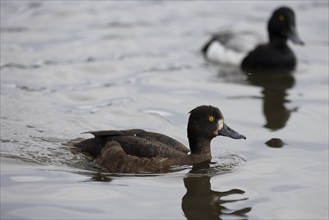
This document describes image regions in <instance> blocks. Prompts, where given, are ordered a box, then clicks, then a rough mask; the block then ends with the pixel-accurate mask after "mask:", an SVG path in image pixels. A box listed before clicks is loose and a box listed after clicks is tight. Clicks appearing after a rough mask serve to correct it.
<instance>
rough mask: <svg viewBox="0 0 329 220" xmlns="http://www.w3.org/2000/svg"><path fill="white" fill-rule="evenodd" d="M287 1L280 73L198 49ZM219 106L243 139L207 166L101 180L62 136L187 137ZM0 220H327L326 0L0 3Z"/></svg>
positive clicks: (222, 142) (227, 142)
mask: <svg viewBox="0 0 329 220" xmlns="http://www.w3.org/2000/svg"><path fill="white" fill-rule="evenodd" d="M281 5H288V6H290V7H292V8H293V9H294V10H295V12H296V15H297V29H298V32H299V35H300V37H301V38H302V39H303V40H304V42H305V43H306V45H305V46H304V47H295V46H294V45H291V47H292V49H293V50H294V51H295V54H296V56H297V57H298V60H299V62H298V67H297V69H296V71H295V73H294V74H293V75H290V76H287V77H284V78H283V79H279V80H278V79H267V78H265V79H252V78H247V77H246V76H245V75H244V74H242V73H241V72H240V71H238V70H232V68H227V67H224V66H219V65H214V64H211V63H209V62H207V61H205V60H204V58H203V56H202V55H201V53H200V49H201V47H202V46H203V44H204V43H205V42H206V41H207V40H208V39H209V36H210V34H211V33H214V32H216V31H219V30H221V29H239V28H247V29H250V30H253V31H256V32H258V33H259V34H261V35H263V36H264V37H265V38H266V37H267V33H266V22H267V19H268V17H269V16H270V14H271V13H272V11H273V10H274V9H275V8H276V7H278V6H281ZM202 104H210V105H214V106H217V107H219V108H220V109H221V110H222V112H223V114H224V116H225V118H226V122H227V124H228V125H229V126H231V127H232V128H234V129H235V130H237V131H239V132H240V133H242V134H244V135H246V136H247V140H246V141H236V140H232V139H228V138H223V137H222V138H217V139H215V140H214V141H213V142H212V154H213V162H214V163H213V164H211V166H210V167H208V168H203V169H198V170H196V169H192V168H191V167H186V168H185V169H183V170H178V171H177V172H172V173H169V174H163V175H147V176H145V175H113V174H108V173H106V172H104V170H101V169H100V168H99V167H97V166H96V165H95V164H94V163H93V162H92V161H91V160H90V158H89V157H88V156H85V155H82V154H74V153H72V152H71V151H70V150H69V149H67V148H66V147H64V146H62V145H61V143H63V142H65V141H67V140H69V139H72V138H76V137H90V136H89V135H86V134H81V133H82V132H84V131H89V130H101V129H130V128H142V129H146V130H152V131H156V132H161V133H164V134H167V135H169V136H171V137H173V138H176V139H178V140H179V141H181V142H183V143H184V144H187V138H186V124H187V118H188V114H187V113H188V112H189V111H190V110H191V109H192V108H194V107H196V106H198V105H202ZM1 219H328V1H178V2H176V1H1Z"/></svg>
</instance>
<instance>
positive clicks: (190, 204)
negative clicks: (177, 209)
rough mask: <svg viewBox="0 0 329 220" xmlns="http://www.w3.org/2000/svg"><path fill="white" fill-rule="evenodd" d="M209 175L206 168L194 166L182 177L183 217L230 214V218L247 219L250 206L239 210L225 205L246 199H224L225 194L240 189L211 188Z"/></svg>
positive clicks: (196, 218)
mask: <svg viewBox="0 0 329 220" xmlns="http://www.w3.org/2000/svg"><path fill="white" fill-rule="evenodd" d="M210 179H211V177H210V176H209V174H207V169H201V168H200V167H194V168H193V169H192V170H191V171H190V173H189V174H188V175H187V176H186V177H185V178H184V185H185V188H186V190H187V191H186V194H185V195H184V197H183V198H182V209H183V212H184V214H185V217H186V218H187V219H189V220H192V219H195V220H199V219H221V218H222V216H231V217H232V218H237V217H239V219H247V218H248V217H247V216H246V214H247V213H248V212H249V211H250V210H251V207H246V208H242V209H239V210H230V209H228V208H226V207H225V204H226V203H233V202H238V201H243V200H247V199H248V198H242V199H224V198H223V197H225V196H230V195H236V194H243V193H244V191H243V190H240V189H231V190H228V191H224V192H219V191H213V190H211V183H210Z"/></svg>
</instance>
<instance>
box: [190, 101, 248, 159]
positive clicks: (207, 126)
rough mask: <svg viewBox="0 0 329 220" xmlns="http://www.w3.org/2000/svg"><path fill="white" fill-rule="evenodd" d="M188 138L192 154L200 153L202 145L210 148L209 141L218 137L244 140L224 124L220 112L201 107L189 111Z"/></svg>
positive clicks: (208, 107)
mask: <svg viewBox="0 0 329 220" xmlns="http://www.w3.org/2000/svg"><path fill="white" fill-rule="evenodd" d="M187 132H188V138H189V142H190V148H191V152H192V153H198V152H200V151H202V149H200V148H202V147H203V145H208V147H210V141H211V140H212V139H213V138H214V137H216V136H219V135H223V136H227V137H230V138H234V139H242V138H243V139H246V137H245V136H243V135H241V134H239V133H237V132H236V131H234V130H232V129H231V128H230V127H228V126H227V125H226V124H225V123H224V117H223V114H222V113H221V111H220V110H219V109H218V108H216V107H213V106H206V105H202V106H199V107H197V108H195V109H193V110H191V111H190V117H189V121H188V127H187Z"/></svg>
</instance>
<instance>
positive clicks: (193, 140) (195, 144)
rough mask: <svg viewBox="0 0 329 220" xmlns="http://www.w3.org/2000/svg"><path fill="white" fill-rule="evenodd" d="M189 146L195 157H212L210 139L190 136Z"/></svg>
mask: <svg viewBox="0 0 329 220" xmlns="http://www.w3.org/2000/svg"><path fill="white" fill-rule="evenodd" d="M188 138H189V144H190V149H191V154H194V155H206V154H209V155H211V151H210V141H211V140H209V138H201V137H195V136H190V135H189V137H188Z"/></svg>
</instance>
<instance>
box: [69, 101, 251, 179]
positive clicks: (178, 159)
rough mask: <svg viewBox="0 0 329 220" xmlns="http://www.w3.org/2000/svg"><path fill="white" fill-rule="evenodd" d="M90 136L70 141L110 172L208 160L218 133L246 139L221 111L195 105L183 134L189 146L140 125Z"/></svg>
mask: <svg viewBox="0 0 329 220" xmlns="http://www.w3.org/2000/svg"><path fill="white" fill-rule="evenodd" d="M86 133H90V134H93V135H94V138H90V139H86V140H82V141H81V140H80V141H78V142H77V141H74V140H73V141H71V142H70V143H69V144H68V145H71V146H74V147H77V148H80V149H81V151H82V152H88V153H89V154H91V155H93V156H94V157H96V162H97V163H98V164H99V165H100V166H102V167H105V168H106V169H107V170H108V171H109V172H113V173H163V172H169V171H170V170H171V168H172V167H173V166H180V165H193V164H200V163H204V162H210V160H211V151H210V142H211V140H212V139H213V138H214V137H216V136H219V135H222V136H227V137H230V138H233V139H246V137H245V136H243V135H241V134H239V133H238V132H236V131H234V130H232V129H231V128H230V127H228V126H227V125H226V124H225V123H224V117H223V115H222V113H221V111H220V110H219V109H218V108H216V107H213V106H206V105H203V106H199V107H197V108H195V109H193V110H191V111H190V116H189V120H188V126H187V135H188V139H189V145H190V149H188V148H187V147H185V146H184V145H183V144H182V143H180V142H179V141H177V140H175V139H173V138H171V137H168V136H166V135H163V134H159V133H154V132H148V131H144V130H141V129H132V130H108V131H91V132H86Z"/></svg>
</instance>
